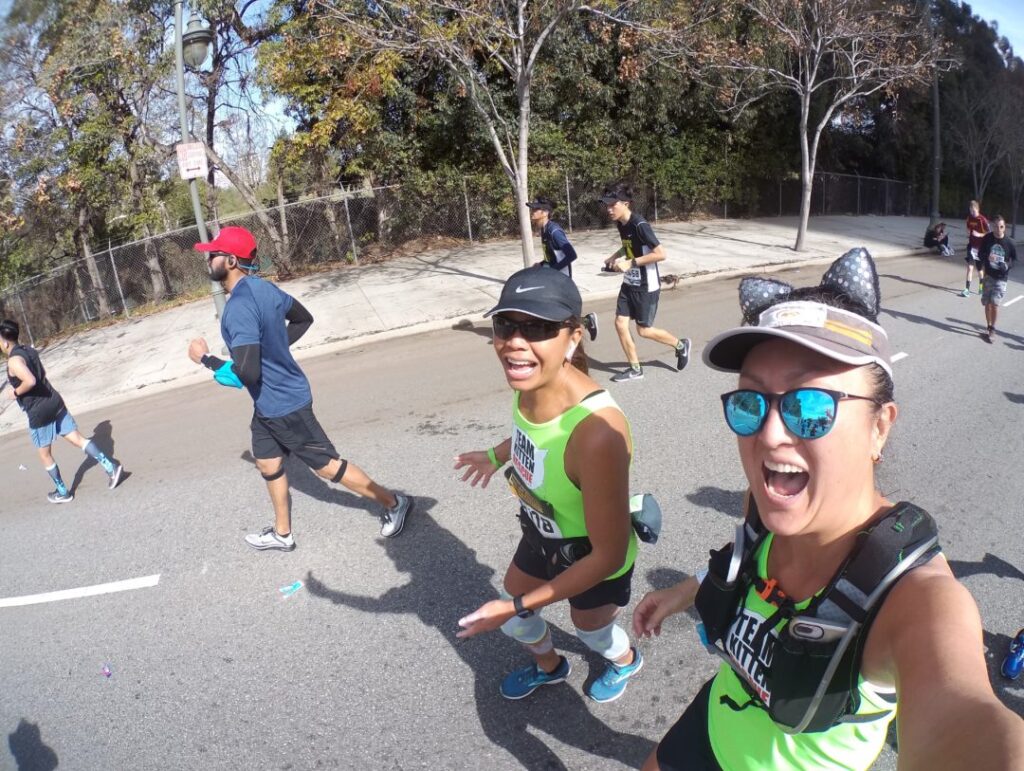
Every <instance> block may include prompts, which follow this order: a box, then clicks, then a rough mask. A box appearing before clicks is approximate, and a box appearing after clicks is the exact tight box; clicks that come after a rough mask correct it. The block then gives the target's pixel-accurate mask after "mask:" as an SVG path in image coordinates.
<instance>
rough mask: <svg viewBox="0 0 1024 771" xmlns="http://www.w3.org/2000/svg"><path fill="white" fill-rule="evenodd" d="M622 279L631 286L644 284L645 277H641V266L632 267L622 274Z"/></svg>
mask: <svg viewBox="0 0 1024 771" xmlns="http://www.w3.org/2000/svg"><path fill="white" fill-rule="evenodd" d="M622 280H623V282H624V283H626V284H629V285H630V286H642V285H643V279H642V278H641V277H640V268H630V269H629V270H627V271H626V272H625V273H623V274H622Z"/></svg>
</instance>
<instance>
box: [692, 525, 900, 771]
mask: <svg viewBox="0 0 1024 771" xmlns="http://www.w3.org/2000/svg"><path fill="white" fill-rule="evenodd" d="M771 542H772V534H771V533H769V534H768V535H767V536H766V537H765V540H764V543H763V544H762V545H761V546H760V547H759V548H758V554H757V574H758V576H760V577H761V579H763V580H767V578H768V551H769V549H770V548H771ZM809 603H810V599H807V600H804V601H803V602H800V603H798V604H797V606H796V607H797V610H803V609H804V608H806V607H807V605H808V604H809ZM775 610H776V607H775V606H774V605H772V604H771V603H769V602H767V601H766V600H763V599H761V597H760V596H759V595H758V593H757V590H756V589H755V588H754V586H751V587H750V589H749V590H748V591H747V598H746V602H745V604H744V607H742V608H740V610H739V613H738V615H737V617H736V620H735V621H734V622H733V625H732V627H731V628H730V630H729V634H728V636H727V637H726V639H725V647H726V650H727V651H728V652H729V655H730V656H732V657H733V660H734V661H736V662H737V663H738V664H739V666H740V668H741V669H742V670H743V671H744V672H745V673H747V681H748V683H749V684H750V685H751V686H753V688H754V690H755V691H757V693H758V694H759V696H760V698H761V699H762V700H763V701H765V702H769V700H770V699H771V693H770V692H768V691H767V690H766V681H765V671H766V669H767V668H770V667H771V658H772V645H773V643H774V640H775V639H776V636H777V633H778V630H779V629H781V627H782V625H783V624H784V623H785V622H784V621H780V622H779V624H778V625H777V626H776V627H775V629H774V630H773V631H772V633H771V634H769V635H766V636H765V638H764V639H765V643H764V645H763V646H762V649H761V650H756V651H755V650H753V649H752V648H751V646H750V645H749V644H748V643H747V641H750V640H755V639H757V638H756V632H757V630H758V629H759V628H760V626H761V624H763V623H764V621H765V619H766V618H768V617H769V616H771V615H772V613H774V612H775ZM857 682H858V688H859V689H860V697H861V702H860V707H859V708H858V710H857V714H858V715H866V714H871V713H879V712H883V713H886V715H885V716H883V717H880V718H878V719H877V720H872V721H871V722H865V723H840V724H838V725H836V726H834V727H832V728H830V729H829V730H827V731H821V732H819V733H808V734H787V733H784V732H783V731H782V730H781V729H779V727H778V726H777V725H776V724H775V722H774V721H773V720H772V719H771V718H770V717H769V716H768V713H767V712H766V711H765V710H763V709H760V708H758V707H754V706H750V707H747V708H746V709H743V710H740V711H736V710H734V709H733V708H732V707H730V706H729V705H728V704H723V703H722V697H723V696H726V697H728V698H730V699H732V701H733V702H734V703H735V704H740V705H742V704H746V703H747V702H748V701H750V694H749V693H748V692H747V691H746V689H745V688H744V687H743V684H742V683H741V682H740V679H739V675H737V674H736V672H735V670H734V669H733V668H732V667H730V666H729V665H728V664H726V663H725V662H722V666H721V667H720V668H719V670H718V674H717V675H716V676H715V680H714V682H713V683H712V685H711V698H710V699H709V701H708V735H709V737H710V739H711V746H712V748H713V749H714V751H715V757H716V758H717V760H718V763H719V765H721V766H722V768H723V769H724V770H725V771H785V770H788V769H794V770H795V769H800V771H811V770H820V771H825V769H828V771H837V770H838V769H850V770H851V771H853V770H855V769H856V770H857V771H863V770H864V769H868V768H870V767H871V764H872V763H874V762H875V759H876V758H877V757H878V753H880V752H881V751H882V746H883V745H884V743H885V736H886V732H887V731H888V729H889V723H890V722H891V721H892V719H893V718H894V717H895V716H896V711H895V704H894V703H893V702H892V701H891V699H893V698H894V696H895V693H894V692H893V691H891V690H885V689H882V688H878V687H874V686H872V685H871V683H869V682H867V681H866V680H865V679H864V678H863V677H861V676H860V675H859V674H858V678H857ZM883 694H888V695H889V698H890V701H886V700H885V698H883Z"/></svg>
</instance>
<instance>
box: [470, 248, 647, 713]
mask: <svg viewBox="0 0 1024 771" xmlns="http://www.w3.org/2000/svg"><path fill="white" fill-rule="evenodd" d="M582 308H583V301H582V299H581V298H580V293H579V290H578V289H577V288H576V285H575V284H574V283H573V282H572V279H570V278H569V277H568V276H566V275H564V274H563V273H559V272H557V271H553V270H549V269H548V268H544V267H539V266H535V267H532V268H527V269H525V270H521V271H519V272H518V273H515V274H514V275H512V277H511V278H509V280H508V281H507V282H506V283H505V286H504V288H503V289H502V292H501V298H500V299H499V301H498V304H497V305H496V306H495V307H494V308H493V309H492V310H491V311H489V313H488V315H493V316H494V318H493V321H494V348H495V352H496V353H497V354H498V360H499V361H500V362H501V365H502V368H503V370H504V372H505V378H506V379H507V380H508V384H509V386H510V387H511V388H512V390H513V393H514V398H513V412H512V422H513V427H512V436H511V437H509V438H507V439H505V440H504V441H502V442H501V443H499V444H498V445H497V446H496V447H492V448H491V449H489V450H478V451H476V452H467V453H463V454H462V455H459V456H458V458H456V462H455V468H457V469H458V468H464V469H465V473H464V474H463V476H462V478H463V480H465V481H469V483H470V484H471V485H476V484H478V483H479V484H481V485H482V486H485V487H486V485H487V483H488V482H489V481H490V479H491V477H492V476H493V475H494V473H495V472H496V471H497V470H498V469H499V468H501V467H502V466H504V465H506V464H508V466H509V468H508V470H507V471H506V473H505V476H506V478H507V479H508V481H509V484H510V485H511V487H512V490H513V492H514V493H515V495H516V496H517V498H518V499H519V500H518V502H519V525H520V529H521V531H522V533H521V540H520V542H519V546H518V548H517V549H516V552H515V556H513V558H512V564H510V565H509V566H508V570H507V571H506V572H505V581H504V590H505V591H504V592H503V598H502V599H500V600H494V601H493V602H488V603H486V604H484V605H483V606H481V607H480V608H478V609H477V610H476V611H474V612H473V613H470V614H469V615H467V616H465V617H464V618H462V619H460V620H459V625H460V626H461V627H463V630H462V631H461V632H459V633H458V636H459V637H471V636H473V635H476V634H479V633H481V632H488V631H491V630H494V629H498V628H499V627H500V628H501V631H502V632H504V633H505V634H506V635H508V636H509V637H511V638H512V639H513V640H516V641H517V642H519V643H521V644H522V645H523V646H524V647H525V648H526V649H527V650H528V651H529V652H530V654H532V657H533V661H532V662H531V663H530V664H528V665H527V666H525V667H521V668H519V669H515V670H513V671H512V672H510V673H509V674H508V675H507V676H506V677H505V678H504V680H502V683H501V695H502V696H504V697H505V698H506V699H522V698H525V697H526V696H529V695H530V694H531V693H533V692H534V691H535V690H537V689H538V688H540V687H541V686H542V685H554V684H555V683H561V682H564V681H565V680H566V678H568V677H569V673H570V671H571V670H572V667H571V665H570V663H569V660H568V659H567V658H565V657H564V656H561V655H559V654H558V652H557V651H556V650H555V649H554V645H553V643H552V640H551V632H550V631H549V630H548V625H547V622H545V621H544V619H542V618H541V616H540V614H541V609H542V608H543V607H545V606H547V605H551V604H553V603H555V602H559V601H561V600H568V601H569V607H570V616H571V618H572V621H573V624H574V625H575V626H576V634H577V635H578V636H579V638H580V640H582V641H583V643H584V644H586V645H587V647H589V648H590V649H591V650H592V651H594V652H595V653H597V654H599V655H600V656H602V657H603V658H604V659H605V661H606V662H607V663H606V665H605V670H604V672H603V673H602V674H601V676H600V677H598V678H597V679H596V680H595V681H593V682H592V683H590V684H589V685H588V686H587V687H586V689H585V690H586V694H587V696H589V697H590V698H591V699H593V700H594V701H599V702H606V701H612V700H614V699H617V698H618V697H619V696H621V695H622V693H623V692H624V691H625V689H626V685H627V683H628V681H629V679H630V678H631V677H632V676H633V675H635V674H636V673H637V672H639V671H640V669H641V668H642V667H643V662H644V659H643V656H642V655H641V653H640V652H639V651H638V650H637V649H636V648H634V647H633V646H632V644H631V643H630V640H629V636H628V635H627V634H626V632H625V630H624V629H622V628H621V627H620V626H619V625H617V624H616V623H615V619H616V616H617V615H618V613H619V610H620V609H621V608H622V607H624V606H625V605H626V604H628V603H629V595H630V580H631V578H632V575H633V565H634V562H635V559H636V551H637V537H636V534H635V533H634V532H633V530H632V528H631V527H630V505H629V465H630V456H631V455H632V451H633V447H632V437H631V436H630V432H629V425H628V423H627V422H626V418H625V416H624V415H623V414H622V411H621V410H620V409H619V407H618V405H617V404H616V403H615V401H614V399H612V397H611V395H610V394H609V393H608V392H607V391H605V390H603V389H602V388H601V387H600V386H599V385H598V384H597V383H595V382H594V380H593V379H591V378H590V376H589V375H588V374H587V359H586V356H584V355H582V350H581V349H582V341H583V327H582V324H581V316H582Z"/></svg>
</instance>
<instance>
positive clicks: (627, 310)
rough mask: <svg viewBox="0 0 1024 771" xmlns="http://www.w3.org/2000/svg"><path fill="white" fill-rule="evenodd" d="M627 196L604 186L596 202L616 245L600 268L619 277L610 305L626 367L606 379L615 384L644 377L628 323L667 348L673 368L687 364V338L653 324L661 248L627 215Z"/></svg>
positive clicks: (621, 188)
mask: <svg viewBox="0 0 1024 771" xmlns="http://www.w3.org/2000/svg"><path fill="white" fill-rule="evenodd" d="M632 201H633V192H632V191H631V190H630V189H629V187H627V186H626V185H623V184H618V185H615V186H614V187H610V188H607V189H606V190H605V191H604V194H603V195H602V196H601V203H603V204H604V205H605V206H607V207H608V216H609V217H611V218H612V219H613V220H614V221H615V225H616V226H617V227H618V229H619V238H620V239H621V240H622V247H621V248H619V249H618V250H617V251H616V252H615V254H613V255H612V256H611V257H609V258H608V259H607V260H605V261H604V265H605V269H606V270H614V271H617V272H619V273H622V274H623V275H622V288H621V289H620V290H619V300H618V303H617V304H616V306H615V331H616V332H618V334H619V342H620V343H621V344H622V351H623V353H625V354H626V361H627V362H628V364H629V366H628V367H627V368H626V369H624V370H623V371H622V372H620V373H619V374H617V375H614V376H613V377H612V381H613V382H615V383H621V382H624V381H627V380H639V379H640V378H642V377H643V376H644V370H643V367H641V366H640V357H639V356H638V355H637V352H636V344H635V343H634V342H633V337H632V335H630V333H629V322H630V319H632V320H633V321H634V322H636V333H637V334H638V335H640V337H643V338H646V339H648V340H655V341H657V342H659V343H663V344H665V345H668V346H671V347H672V349H673V350H674V351H675V354H676V369H677V370H682V369H683V368H684V367H685V366H686V364H687V362H688V361H689V360H690V339H689V338H687V337H684V338H682V339H679V338H677V337H675V336H674V335H672V334H670V333H669V332H666V331H665V330H664V329H658V328H657V327H655V326H654V317H655V316H656V315H657V314H658V298H659V297H660V296H661V277H660V275H659V273H658V263H659V262H661V261H662V260H664V259H665V249H664V248H663V247H662V245H661V242H660V241H658V238H657V236H655V235H654V230H652V229H651V226H650V224H649V223H648V222H647V220H645V219H644V218H643V217H641V216H640V215H638V214H635V213H634V212H633V211H631V203H632Z"/></svg>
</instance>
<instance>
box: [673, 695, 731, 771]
mask: <svg viewBox="0 0 1024 771" xmlns="http://www.w3.org/2000/svg"><path fill="white" fill-rule="evenodd" d="M713 680H714V678H711V680H708V681H707V682H706V683H704V685H703V687H702V688H701V689H700V691H698V692H697V695H696V696H694V697H693V701H691V702H690V706H689V707H687V708H686V711H685V712H684V713H683V716H682V717H681V718H679V720H677V721H676V724H675V725H674V726H672V727H671V728H670V729H668V733H667V734H665V736H664V737H663V738H662V740H661V741H660V742H659V743H658V767H659V768H660V769H661V771H722V767H721V766H720V765H718V761H717V760H716V759H715V751H714V750H713V749H711V739H710V738H709V737H708V706H709V702H710V700H711V683H712V681H713Z"/></svg>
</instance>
